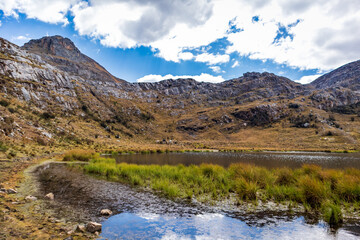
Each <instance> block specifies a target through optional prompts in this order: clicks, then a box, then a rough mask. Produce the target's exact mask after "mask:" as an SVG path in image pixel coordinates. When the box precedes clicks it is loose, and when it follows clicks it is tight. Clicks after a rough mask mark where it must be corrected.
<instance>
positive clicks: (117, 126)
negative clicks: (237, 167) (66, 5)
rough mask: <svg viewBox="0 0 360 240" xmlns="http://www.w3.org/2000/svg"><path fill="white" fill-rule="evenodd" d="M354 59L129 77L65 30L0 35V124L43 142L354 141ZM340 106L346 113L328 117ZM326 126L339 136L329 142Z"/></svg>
mask: <svg viewBox="0 0 360 240" xmlns="http://www.w3.org/2000/svg"><path fill="white" fill-rule="evenodd" d="M357 64H358V62H355V63H351V64H350V66H347V65H345V66H343V67H341V68H339V69H337V70H334V71H333V72H331V73H328V74H326V75H324V76H323V77H321V78H319V79H317V80H316V81H314V82H313V83H312V84H310V85H301V84H299V83H296V82H294V81H291V80H290V79H288V78H285V77H281V76H277V75H275V74H273V73H267V72H264V73H256V72H248V73H245V74H244V75H243V76H241V77H239V78H235V79H231V80H228V81H224V82H222V83H217V84H214V83H207V82H197V81H195V80H194V79H168V80H163V81H160V82H156V83H129V82H126V81H125V80H122V79H119V78H116V77H114V76H113V75H111V74H110V73H109V72H108V71H107V70H106V69H105V68H103V67H102V66H101V65H100V64H98V63H97V62H96V61H94V60H93V59H91V58H89V57H88V56H86V55H84V54H82V53H81V52H80V50H79V49H78V48H77V47H76V46H75V44H74V43H73V42H72V41H71V40H70V39H68V38H63V37H61V36H52V37H44V38H41V39H37V40H31V41H29V42H28V43H26V44H25V45H24V46H23V47H19V46H17V45H15V44H13V43H11V42H9V41H7V40H5V39H0V113H1V116H3V117H2V118H0V130H1V131H2V132H3V133H4V138H6V139H14V140H15V141H20V142H34V141H35V142H37V143H39V144H48V143H49V142H50V143H53V144H73V143H74V142H75V143H76V144H80V143H83V142H86V143H99V142H109V143H111V144H114V143H117V142H120V143H121V142H124V141H125V142H128V141H130V142H139V141H140V142H141V141H145V142H154V141H155V140H156V139H176V140H178V141H179V142H182V143H183V144H185V143H190V144H193V143H194V142H199V141H200V142H204V143H206V144H207V145H209V144H210V143H211V144H215V145H217V144H219V143H220V142H223V143H226V144H230V145H231V144H235V145H236V146H247V147H249V146H252V147H256V146H258V147H271V146H278V147H279V146H281V147H283V148H288V147H289V144H290V142H292V141H294V143H291V145H294V144H295V145H296V148H297V149H301V148H309V147H310V148H311V147H313V146H314V145H315V146H326V147H331V146H339V143H343V144H345V143H346V144H347V145H346V146H347V147H351V146H354V144H355V145H356V144H357V139H358V137H359V136H360V133H359V129H360V128H358V129H356V127H357V125H356V124H357V121H354V123H351V124H347V121H350V117H348V116H345V115H342V114H343V113H345V112H346V111H342V110H341V109H342V108H344V107H347V106H356V107H352V108H351V109H355V110H352V111H350V112H349V111H347V112H346V113H348V114H353V115H354V114H357V112H356V111H357V110H356V109H357V106H358V105H356V104H357V102H359V101H360V97H359V96H360V94H359V92H358V91H357V90H356V88H357V84H358V79H359V78H358V77H357V76H359V74H358V65H357ZM346 66H347V67H346ZM354 104H355V105H354ZM335 107H337V109H339V107H340V111H338V110H336V111H335V112H338V113H341V114H340V115H339V117H338V119H337V121H335V120H328V118H329V114H333V113H331V112H329V111H332V110H334V109H335ZM354 124H355V125H354ZM345 126H346V127H345ZM354 129H355V130H354ZM329 131H332V132H334V134H333V135H335V134H336V135H337V137H334V138H336V141H334V142H324V140H323V139H322V137H323V136H324V135H326V134H327V133H328V132H329ZM280 132H281V134H279V133H280ZM114 138H116V139H118V140H116V141H114V140H112V139H114ZM119 139H122V140H121V141H120V140H119ZM0 140H1V139H0ZM211 144H210V145H211ZM336 144H337V145H336ZM295 145H294V146H295ZM344 146H345V145H344Z"/></svg>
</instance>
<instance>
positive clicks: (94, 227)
mask: <svg viewBox="0 0 360 240" xmlns="http://www.w3.org/2000/svg"><path fill="white" fill-rule="evenodd" d="M101 227H102V226H101V224H100V223H97V222H88V224H86V230H87V231H88V232H91V233H95V232H100V231H101Z"/></svg>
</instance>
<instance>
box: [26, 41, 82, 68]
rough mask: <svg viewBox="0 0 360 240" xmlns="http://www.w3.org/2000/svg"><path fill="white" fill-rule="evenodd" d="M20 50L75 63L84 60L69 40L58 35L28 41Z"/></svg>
mask: <svg viewBox="0 0 360 240" xmlns="http://www.w3.org/2000/svg"><path fill="white" fill-rule="evenodd" d="M22 48H23V49H26V50H28V51H32V52H37V53H42V54H51V55H55V56H59V57H64V58H67V59H70V60H72V61H76V62H79V61H81V60H85V59H84V56H83V55H82V54H81V52H80V50H79V49H78V48H77V47H76V46H75V44H74V43H73V42H72V41H71V40H70V39H68V38H64V37H62V36H59V35H56V36H51V37H43V38H40V39H33V40H30V41H29V42H27V43H25V44H24V46H23V47H22Z"/></svg>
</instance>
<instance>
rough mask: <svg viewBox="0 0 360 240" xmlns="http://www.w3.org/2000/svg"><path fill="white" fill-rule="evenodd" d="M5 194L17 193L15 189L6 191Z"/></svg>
mask: <svg viewBox="0 0 360 240" xmlns="http://www.w3.org/2000/svg"><path fill="white" fill-rule="evenodd" d="M6 192H7V193H8V194H15V193H17V191H16V190H15V189H12V188H9V189H7V190H6Z"/></svg>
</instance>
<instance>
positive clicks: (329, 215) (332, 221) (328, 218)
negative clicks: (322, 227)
mask: <svg viewBox="0 0 360 240" xmlns="http://www.w3.org/2000/svg"><path fill="white" fill-rule="evenodd" d="M321 210H322V215H323V219H324V221H325V222H327V223H329V225H330V226H331V227H336V226H337V225H339V224H340V223H342V222H343V215H342V213H341V208H340V206H339V205H337V204H334V203H332V202H329V201H326V202H325V203H324V204H323V206H322V209H321Z"/></svg>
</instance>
